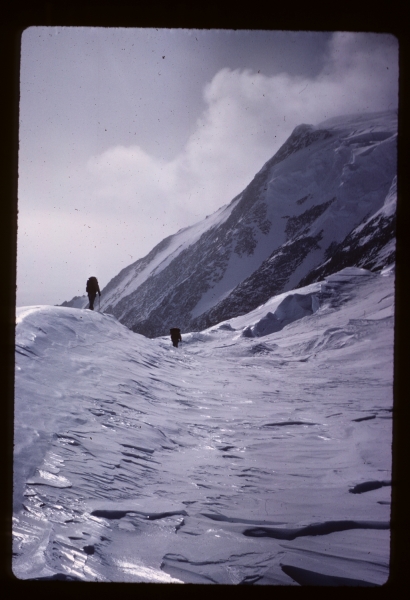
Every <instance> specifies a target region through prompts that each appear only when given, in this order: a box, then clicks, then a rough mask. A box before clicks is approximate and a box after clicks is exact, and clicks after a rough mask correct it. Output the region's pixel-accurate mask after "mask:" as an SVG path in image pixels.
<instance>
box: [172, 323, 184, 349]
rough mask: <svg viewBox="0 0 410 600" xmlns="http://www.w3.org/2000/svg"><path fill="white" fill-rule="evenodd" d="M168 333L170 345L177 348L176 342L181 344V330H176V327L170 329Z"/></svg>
mask: <svg viewBox="0 0 410 600" xmlns="http://www.w3.org/2000/svg"><path fill="white" fill-rule="evenodd" d="M169 332H170V334H171V340H172V343H173V344H174V346H175V348H178V342H182V337H181V330H180V329H178V327H172V328H171V329H170V330H169Z"/></svg>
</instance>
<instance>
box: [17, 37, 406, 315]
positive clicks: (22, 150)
mask: <svg viewBox="0 0 410 600" xmlns="http://www.w3.org/2000/svg"><path fill="white" fill-rule="evenodd" d="M397 104H398V41H397V39H396V38H395V37H394V36H392V35H390V34H374V33H356V32H355V33H353V32H303V31H298V32H292V31H255V30H252V31H245V30H236V31H229V30H189V29H152V28H145V29H143V28H135V29H134V28H129V29H125V28H88V27H30V28H28V29H26V30H25V31H24V32H23V34H22V39H21V75H20V130H19V179H18V210H19V215H18V244H17V253H18V256H17V306H29V305H38V304H61V303H62V302H63V301H65V300H70V299H71V298H72V297H73V296H77V295H83V294H85V285H86V280H87V278H88V277H89V276H91V275H95V276H97V277H98V280H99V282H100V287H101V289H102V288H103V287H104V286H105V285H106V284H107V283H108V282H109V281H110V280H111V279H112V278H113V277H114V276H115V275H117V274H118V273H119V271H120V270H121V269H123V268H124V267H126V266H128V265H129V264H131V263H132V262H135V261H136V260H137V259H139V258H142V257H143V256H145V255H146V254H147V253H148V252H149V251H150V250H151V249H152V248H153V247H154V246H155V245H156V244H157V243H159V242H160V241H161V240H162V239H163V238H164V237H166V236H168V235H171V234H173V233H176V232H177V231H178V230H179V229H181V228H182V227H187V226H189V225H192V224H193V223H196V222H197V221H200V220H202V219H203V218H205V217H206V216H207V215H209V214H212V213H213V212H214V211H215V210H217V209H218V208H220V207H221V206H223V205H225V204H228V203H229V202H230V201H231V200H232V199H233V198H234V197H235V196H236V195H237V194H238V193H240V192H241V191H242V190H243V189H244V188H245V187H246V185H247V184H248V183H250V181H251V180H252V178H253V177H254V175H255V174H256V173H257V172H258V171H259V170H260V169H261V168H262V167H263V165H264V163H265V162H266V161H267V160H269V159H270V158H271V157H272V156H273V155H274V154H275V152H276V151H277V150H278V149H279V147H280V146H281V145H282V144H283V143H284V142H285V141H286V139H287V138H288V136H289V135H290V134H291V132H292V131H293V129H294V128H295V127H296V126H297V125H300V124H301V123H309V124H313V125H316V124H318V123H320V122H322V121H324V120H326V119H327V118H331V117H334V116H339V115H346V114H358V113H363V112H375V111H382V110H390V109H396V108H397Z"/></svg>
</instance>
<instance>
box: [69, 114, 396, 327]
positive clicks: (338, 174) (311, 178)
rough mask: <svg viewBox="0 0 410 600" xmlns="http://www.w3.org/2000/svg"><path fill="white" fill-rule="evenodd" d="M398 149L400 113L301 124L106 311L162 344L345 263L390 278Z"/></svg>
mask: <svg viewBox="0 0 410 600" xmlns="http://www.w3.org/2000/svg"><path fill="white" fill-rule="evenodd" d="M396 143H397V114H396V113H395V112H393V111H391V112H385V113H377V114H371V115H360V116H345V117H339V118H337V119H331V120H329V121H325V122H324V123H321V124H320V125H318V126H316V127H314V126H312V125H300V126H298V127H296V129H295V130H294V131H293V133H292V135H291V136H290V137H289V139H288V140H287V141H286V142H285V144H284V145H283V146H282V147H281V148H280V149H279V151H278V152H277V153H276V154H275V156H273V157H272V158H271V159H270V160H269V161H268V162H267V163H266V164H265V165H264V166H263V168H262V169H261V170H260V172H259V173H257V174H256V176H255V178H254V179H253V181H252V182H251V183H250V184H249V185H248V186H247V188H246V189H245V190H244V191H243V192H242V193H241V194H240V195H239V196H237V197H236V198H234V200H232V202H231V203H230V204H229V205H227V206H225V207H222V208H221V209H219V211H217V212H216V213H215V214H213V215H212V216H210V217H208V218H207V219H204V220H203V221H201V222H200V223H197V224H196V225H194V226H192V227H187V228H185V229H183V230H181V231H179V232H178V233H176V234H175V235H173V236H170V237H168V238H166V239H164V240H163V241H162V242H161V243H160V244H158V245H157V246H156V247H155V248H154V249H153V250H152V251H151V252H150V253H149V254H148V255H147V256H146V257H145V258H142V259H140V260H138V261H137V262H135V263H133V264H132V265H129V266H128V267H126V268H125V269H123V270H122V271H121V272H120V273H119V274H118V275H117V276H116V277H114V278H113V279H112V280H111V281H110V282H109V283H108V285H107V286H106V287H105V288H104V289H103V290H102V299H101V308H102V310H104V311H105V312H108V313H111V314H113V315H114V316H116V318H117V319H119V320H120V322H122V323H123V324H124V325H126V326H127V327H129V328H131V329H133V331H136V332H138V333H142V334H143V335H145V336H148V337H157V336H159V335H164V334H166V333H167V332H168V330H169V328H170V327H174V326H178V327H180V328H181V329H182V331H192V330H202V329H204V328H206V327H209V326H211V325H215V324H216V323H219V322H221V321H223V320H226V319H229V318H232V317H235V316H238V315H240V314H246V313H248V312H249V311H251V310H253V309H254V308H256V307H257V306H258V305H260V304H262V303H263V302H266V301H267V300H268V299H269V298H270V297H272V296H274V295H277V294H280V293H282V292H284V291H287V290H291V289H294V288H296V287H300V286H301V285H305V284H306V283H308V282H311V281H313V280H318V279H322V278H323V276H325V275H328V274H329V273H331V272H335V271H337V270H340V269H341V268H343V267H346V266H363V267H365V268H368V269H372V270H376V271H377V270H379V271H380V270H381V269H382V268H383V267H384V266H386V265H389V264H392V263H393V262H394V257H395V244H394V239H395V237H394V236H395V210H394V212H393V213H392V214H383V215H381V213H380V211H383V206H384V204H385V202H386V201H387V200H388V199H389V198H391V197H392V195H394V187H395V184H394V181H395V176H396ZM390 206H392V207H395V204H394V203H390ZM360 227H361V229H360ZM352 232H353V233H352ZM359 232H361V233H359ZM352 235H353V238H354V243H353V241H352V240H351V239H350V237H351V236H352ZM349 236H350V237H349ZM361 238H363V240H362V239H361ZM329 261H332V262H331V263H329ZM326 264H327V267H326V268H325V270H324V271H322V270H321V269H322V267H323V266H324V265H326ZM329 264H330V267H331V270H329V268H328V267H329ZM68 304H71V302H70V303H68Z"/></svg>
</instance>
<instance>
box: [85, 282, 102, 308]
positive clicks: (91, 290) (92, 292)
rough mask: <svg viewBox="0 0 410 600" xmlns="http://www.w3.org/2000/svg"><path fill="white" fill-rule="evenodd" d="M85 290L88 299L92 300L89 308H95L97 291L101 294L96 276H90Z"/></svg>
mask: <svg viewBox="0 0 410 600" xmlns="http://www.w3.org/2000/svg"><path fill="white" fill-rule="evenodd" d="M85 291H86V292H87V294H88V299H89V301H90V306H89V309H90V310H94V300H95V297H96V295H97V292H98V294H99V295H100V296H101V292H100V287H99V285H98V281H97V278H96V277H90V278H89V279H87V287H86V288H85Z"/></svg>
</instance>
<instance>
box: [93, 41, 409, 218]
mask: <svg viewBox="0 0 410 600" xmlns="http://www.w3.org/2000/svg"><path fill="white" fill-rule="evenodd" d="M397 81H398V71H397V44H396V40H395V38H393V37H392V36H388V35H378V34H356V33H336V34H335V35H334V36H333V37H332V39H331V43H330V48H329V59H328V61H327V63H326V65H325V66H324V68H323V70H322V72H321V73H320V74H319V75H318V76H317V77H316V78H314V79H309V78H305V77H292V76H289V75H288V74H286V73H282V74H279V75H275V76H273V77H267V76H265V75H263V74H261V73H254V72H251V71H249V70H244V71H240V70H234V71H232V70H229V69H222V70H221V71H219V72H218V73H217V74H216V75H215V77H214V78H213V79H212V81H211V82H210V83H208V84H207V85H206V87H205V89H204V99H205V102H206V104H207V108H206V110H205V112H204V113H203V114H202V115H201V117H200V118H199V119H198V121H197V124H196V129H195V131H194V132H193V133H192V135H191V136H190V138H189V140H188V141H187V143H186V145H185V147H184V149H183V151H182V152H181V153H180V154H179V155H177V156H176V157H174V159H173V160H171V161H168V162H161V161H159V160H157V159H155V158H154V157H152V156H150V155H148V154H147V153H146V152H144V150H143V149H141V148H139V147H138V146H132V147H129V148H124V147H116V148H112V149H110V150H109V151H107V152H105V153H104V154H103V155H101V156H99V157H95V158H94V159H92V160H91V161H90V162H89V165H88V167H89V170H90V173H92V175H93V176H94V177H95V185H96V186H97V188H96V193H97V195H99V196H100V197H103V196H104V195H106V196H112V197H119V196H121V197H122V199H123V200H122V201H124V199H127V201H130V202H131V201H136V203H137V205H138V207H139V208H140V209H141V206H140V204H139V203H140V201H141V202H143V203H149V206H150V207H151V208H152V211H156V210H158V209H159V207H164V208H165V209H166V210H167V211H171V212H172V210H176V212H177V214H181V211H183V210H185V211H187V212H188V214H189V215H193V216H195V215H196V216H197V217H198V218H202V216H204V215H205V214H208V213H210V212H213V211H214V210H216V209H217V208H219V207H220V206H221V205H222V204H225V203H227V202H229V201H230V200H231V199H232V198H233V196H234V195H236V194H237V193H239V192H240V191H241V190H242V189H243V188H244V187H245V186H246V185H247V183H249V181H250V180H251V179H252V177H253V175H254V174H255V173H256V172H257V171H258V170H259V169H260V168H261V167H262V166H263V163H264V162H265V161H266V160H268V159H269V158H270V157H271V156H272V155H273V154H274V152H275V151H276V150H277V149H278V148H279V146H280V145H281V144H282V143H283V142H284V141H285V140H286V138H287V137H288V136H289V135H290V133H291V131H292V130H293V128H294V127H295V126H296V125H298V124H300V123H301V122H304V123H313V124H315V123H318V122H320V121H323V120H324V119H326V118H329V117H332V116H337V115H340V114H348V113H354V112H361V111H378V110H385V109H387V108H395V106H396V104H397ZM178 209H181V210H178ZM184 224H185V223H184Z"/></svg>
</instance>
